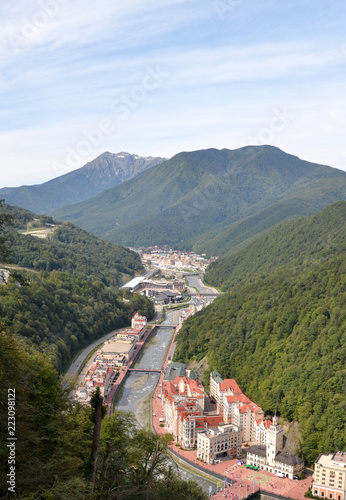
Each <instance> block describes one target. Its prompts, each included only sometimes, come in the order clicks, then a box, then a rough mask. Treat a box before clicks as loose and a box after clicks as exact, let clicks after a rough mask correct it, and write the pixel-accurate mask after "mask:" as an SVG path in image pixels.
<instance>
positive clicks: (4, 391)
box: [0, 202, 206, 500]
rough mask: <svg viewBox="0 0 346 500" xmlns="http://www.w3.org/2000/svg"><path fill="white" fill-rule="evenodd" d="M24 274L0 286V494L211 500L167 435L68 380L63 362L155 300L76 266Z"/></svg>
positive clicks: (50, 499)
mask: <svg viewBox="0 0 346 500" xmlns="http://www.w3.org/2000/svg"><path fill="white" fill-rule="evenodd" d="M0 208H3V207H2V204H1V202H0ZM12 214H13V210H12ZM21 214H22V216H24V217H26V215H25V214H23V212H21ZM9 219H10V217H9V214H8V212H6V211H3V210H0V259H1V260H0V261H5V260H7V258H8V254H9V252H10V250H11V249H10V244H9V243H10V234H9V231H8V223H9V222H10V220H9ZM41 222H42V221H41ZM15 224H17V225H19V226H20V224H21V223H20V222H19V221H18V220H17V221H16V222H15ZM25 238H26V236H25ZM88 251H89V250H88ZM18 279H19V278H18V276H17V275H14V276H13V277H11V278H10V279H9V281H8V283H7V284H6V285H1V286H0V317H1V319H2V321H0V435H1V447H0V496H1V498H5V497H6V498H7V497H8V496H9V495H11V496H13V498H20V499H24V500H33V499H41V500H55V499H56V500H69V499H71V498H74V499H81V500H82V499H83V500H84V499H90V500H92V499H93V500H96V499H97V500H102V499H118V500H142V499H143V500H148V499H149V498H150V499H153V500H155V499H157V500H159V499H160V500H161V499H162V498H167V499H172V500H175V499H177V500H183V499H185V498H186V495H187V496H188V498H191V499H192V500H205V498H206V495H205V494H204V492H203V491H202V490H201V489H200V487H199V486H198V485H197V484H196V483H193V482H185V481H182V480H180V479H179V477H178V476H177V474H176V473H175V471H174V470H173V465H172V462H171V461H170V460H169V454H168V448H167V443H168V440H169V437H168V439H161V438H160V437H158V436H156V435H154V434H152V433H151V432H147V431H144V430H138V429H137V428H136V426H135V424H134V417H133V415H132V414H129V413H122V412H115V413H114V414H113V415H111V416H105V410H104V409H103V408H102V398H100V395H99V393H97V390H96V392H95V394H94V396H93V398H92V401H91V406H80V405H79V404H74V405H72V404H71V403H70V402H69V399H68V395H67V393H65V392H64V389H63V388H62V386H61V384H60V380H59V376H58V371H57V368H58V369H62V368H63V367H64V366H66V363H67V362H68V360H69V359H70V357H71V355H72V354H73V353H74V352H75V351H76V350H77V349H78V348H80V347H81V346H82V345H85V344H86V343H89V342H91V340H93V339H95V338H97V337H99V336H100V335H102V333H105V332H108V331H110V330H111V329H113V328H115V327H116V326H121V325H124V324H128V323H129V321H130V317H131V316H132V315H133V313H134V312H135V311H137V310H139V311H140V312H141V314H145V315H146V316H148V317H149V318H150V317H151V316H152V314H153V306H152V303H151V302H150V301H149V300H148V299H147V298H145V297H141V296H139V295H137V294H133V295H132V294H130V293H129V292H127V294H126V300H123V297H122V295H121V294H120V293H119V291H118V290H116V288H115V287H113V286H110V287H107V286H106V285H105V284H104V283H103V282H102V281H100V280H98V281H97V280H95V279H87V278H86V277H85V276H84V273H83V272H81V273H80V274H79V273H78V267H77V270H75V272H73V273H70V272H67V271H66V270H64V271H52V272H48V271H47V270H45V271H40V272H32V271H31V272H27V273H23V275H22V276H21V278H20V281H18ZM54 365H55V366H54ZM68 391H69V388H68V389H67V392H68ZM102 417H103V418H102ZM14 422H15V425H14ZM13 429H14V431H13ZM10 432H12V434H10ZM13 433H14V436H13ZM9 436H11V437H10V439H8V438H9ZM95 442H96V443H97V446H96V448H97V453H95ZM13 464H14V465H13ZM9 488H11V490H9Z"/></svg>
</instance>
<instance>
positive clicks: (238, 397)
mask: <svg viewBox="0 0 346 500" xmlns="http://www.w3.org/2000/svg"><path fill="white" fill-rule="evenodd" d="M210 395H211V396H213V397H214V398H215V400H216V403H217V411H218V413H220V414H222V415H223V420H224V422H225V423H232V424H234V425H237V426H238V427H240V428H241V429H242V439H243V441H244V442H248V441H251V442H253V443H257V441H256V421H257V420H263V418H264V412H263V410H262V408H261V407H260V406H258V405H257V404H255V403H253V402H252V401H251V400H250V399H249V398H248V397H246V396H245V395H244V394H243V393H242V391H241V389H240V387H239V386H238V384H237V382H236V381H235V380H234V379H226V380H223V379H222V377H221V375H220V374H219V373H218V372H217V371H213V372H212V373H211V374H210Z"/></svg>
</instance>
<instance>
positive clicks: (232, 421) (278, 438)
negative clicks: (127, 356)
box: [161, 363, 304, 478]
mask: <svg viewBox="0 0 346 500" xmlns="http://www.w3.org/2000/svg"><path fill="white" fill-rule="evenodd" d="M161 400H162V406H163V411H164V415H165V429H166V431H167V432H169V433H171V434H172V435H173V437H174V440H175V441H176V442H178V443H179V444H180V445H181V446H182V447H183V448H185V449H197V458H199V459H200V460H202V461H204V462H206V463H216V462H217V461H218V460H220V459H221V458H222V457H240V456H241V453H242V445H244V444H246V445H248V448H247V459H246V460H247V464H248V465H251V466H257V467H258V468H259V469H264V470H267V471H270V472H274V473H276V474H280V475H282V477H289V478H293V476H294V475H298V474H299V473H300V472H301V471H302V470H303V468H304V463H303V460H302V459H300V458H298V457H295V456H294V455H291V454H290V453H288V452H285V451H283V447H284V433H283V429H282V427H281V426H280V425H279V423H278V419H277V417H274V418H273V420H272V421H271V420H269V419H265V418H264V412H263V410H262V408H261V407H260V406H258V405H257V404H256V403H253V402H252V401H251V400H250V399H249V398H248V397H246V396H245V395H244V394H243V393H242V391H241V389H240V388H239V386H238V384H237V382H236V381H235V380H234V379H226V380H223V379H222V377H221V375H220V374H219V373H218V372H217V371H213V372H212V373H211V374H210V398H208V397H207V396H206V394H205V391H204V386H203V384H202V383H201V382H200V381H199V380H198V377H197V375H196V373H195V372H193V371H192V370H188V369H187V366H186V365H185V364H183V363H170V364H169V365H168V367H167V370H166V373H165V376H164V379H163V383H162V391H161ZM249 443H250V444H251V446H249Z"/></svg>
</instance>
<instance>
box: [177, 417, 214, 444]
mask: <svg viewBox="0 0 346 500" xmlns="http://www.w3.org/2000/svg"><path fill="white" fill-rule="evenodd" d="M222 423H223V421H222V417H221V416H220V415H201V412H195V413H194V414H192V413H191V414H188V413H187V412H185V413H181V415H180V426H179V442H180V444H181V445H182V446H183V448H186V449H191V448H194V447H195V446H196V445H197V440H198V435H199V434H200V433H201V432H206V431H207V430H208V429H209V428H210V427H217V426H218V425H220V424H222Z"/></svg>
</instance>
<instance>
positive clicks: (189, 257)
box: [141, 247, 215, 271]
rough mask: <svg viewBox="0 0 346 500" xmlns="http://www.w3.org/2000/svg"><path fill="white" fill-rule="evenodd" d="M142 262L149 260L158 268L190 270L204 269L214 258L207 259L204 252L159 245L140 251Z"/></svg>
mask: <svg viewBox="0 0 346 500" xmlns="http://www.w3.org/2000/svg"><path fill="white" fill-rule="evenodd" d="M141 257H142V260H143V262H150V263H151V264H152V265H154V266H157V267H159V268H160V269H175V270H179V269H189V270H191V271H204V270H205V269H206V268H207V267H208V265H209V264H210V262H212V261H213V260H215V258H212V259H207V258H206V255H205V254H202V255H198V254H196V253H194V252H179V251H178V250H171V249H170V250H168V251H167V250H165V249H162V248H159V247H154V248H151V249H146V250H143V251H142V252H141Z"/></svg>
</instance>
